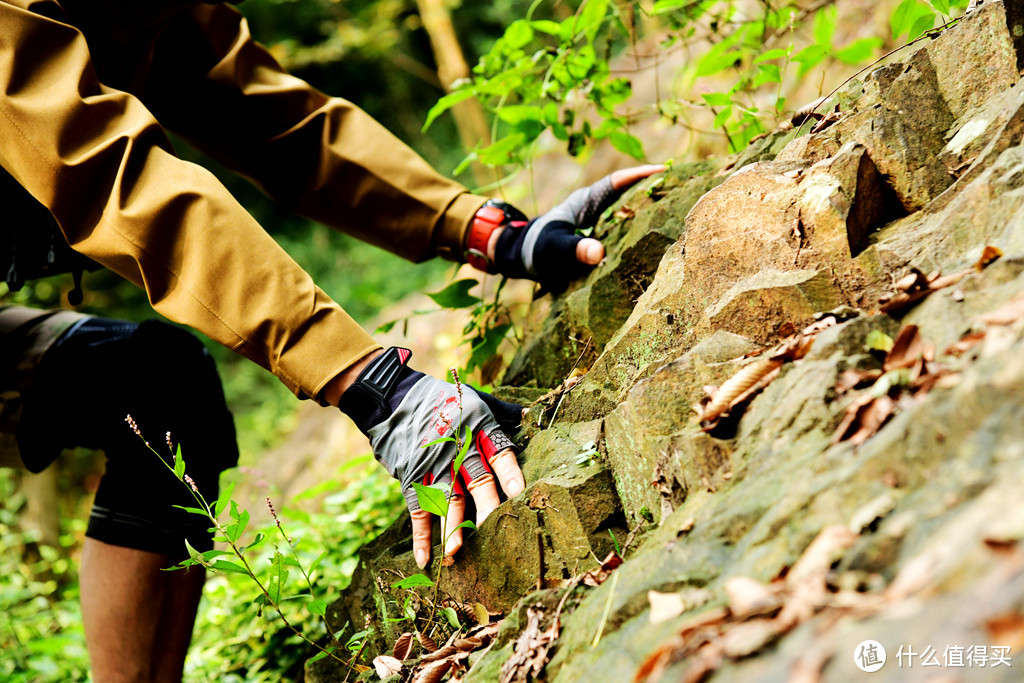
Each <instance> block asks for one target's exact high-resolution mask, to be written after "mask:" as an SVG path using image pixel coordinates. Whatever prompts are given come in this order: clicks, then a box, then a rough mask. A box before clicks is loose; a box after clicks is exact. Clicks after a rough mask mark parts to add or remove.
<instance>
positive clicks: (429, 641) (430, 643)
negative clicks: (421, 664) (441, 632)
mask: <svg viewBox="0 0 1024 683" xmlns="http://www.w3.org/2000/svg"><path fill="white" fill-rule="evenodd" d="M416 640H418V641H420V645H422V646H423V649H424V650H426V651H427V652H437V643H435V642H434V639H433V638H431V637H430V636H428V635H426V634H424V633H423V631H417V632H416Z"/></svg>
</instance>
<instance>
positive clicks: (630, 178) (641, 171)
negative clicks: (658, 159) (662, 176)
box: [612, 164, 668, 190]
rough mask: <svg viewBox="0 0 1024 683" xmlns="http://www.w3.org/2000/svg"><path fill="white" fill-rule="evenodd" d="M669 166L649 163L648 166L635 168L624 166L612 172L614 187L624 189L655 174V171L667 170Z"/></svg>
mask: <svg viewBox="0 0 1024 683" xmlns="http://www.w3.org/2000/svg"><path fill="white" fill-rule="evenodd" d="M667 168H668V167H667V166H664V165H662V164H647V165H646V166H634V167H633V168H624V169H621V170H619V171H615V172H614V173H612V187H614V188H615V189H616V190H623V189H625V188H627V187H629V186H630V185H633V184H634V183H636V182H638V181H640V180H643V179H644V178H646V177H647V176H651V175H654V174H655V173H661V172H662V171H665V170H667Z"/></svg>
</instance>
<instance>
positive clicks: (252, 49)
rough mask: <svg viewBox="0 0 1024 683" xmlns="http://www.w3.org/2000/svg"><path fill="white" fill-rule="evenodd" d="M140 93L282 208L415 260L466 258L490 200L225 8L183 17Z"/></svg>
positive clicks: (166, 37) (165, 39)
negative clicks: (297, 67) (313, 78)
mask: <svg viewBox="0 0 1024 683" xmlns="http://www.w3.org/2000/svg"><path fill="white" fill-rule="evenodd" d="M139 96H140V99H141V100H142V101H143V102H144V103H145V104H146V106H147V107H149V108H150V109H151V110H152V111H153V112H154V114H155V115H156V117H157V119H158V120H159V121H160V123H161V124H162V125H164V126H165V127H167V128H168V129H170V130H173V131H174V132H176V133H179V134H181V135H183V136H184V137H186V138H187V139H188V140H189V141H190V142H193V143H194V144H195V145H196V146H198V147H200V148H201V149H202V150H203V151H205V152H206V153H208V154H209V155H210V156H212V157H214V158H215V159H217V160H218V161H220V162H221V163H224V164H225V165H227V166H228V167H229V168H232V169H234V170H236V171H238V172H240V173H242V174H244V175H246V176H247V177H249V178H251V179H252V180H253V181H254V182H255V183H256V184H257V185H258V186H259V187H260V188H261V189H263V190H264V191H265V192H266V193H267V194H268V195H270V196H271V197H272V198H274V199H275V200H276V201H277V202H278V203H280V204H281V205H283V206H284V207H285V208H288V209H291V210H293V211H295V212H297V213H299V214H302V215H304V216H306V217H308V218H311V219H313V220H316V221H318V222H321V223H324V224H326V225H329V226H331V227H333V228H336V229H339V230H341V231H343V232H346V233H348V234H351V235H353V236H355V237H357V238H359V239H361V240H364V241H366V242H369V243H371V244H375V245H377V246H380V247H383V248H384V249H387V250H389V251H391V252H393V253H395V254H398V255H400V256H403V257H405V258H407V259H409V260H411V261H417V262H418V261H423V260H425V259H428V258H432V257H434V256H438V255H440V256H443V257H445V258H448V259H450V260H459V261H461V260H462V251H463V247H464V244H463V243H464V238H465V233H466V230H467V227H468V226H469V223H470V221H471V220H472V216H473V214H474V213H475V212H476V210H477V209H478V208H479V207H480V206H481V205H482V204H483V203H484V198H483V197H476V196H473V195H472V194H470V193H469V192H468V191H467V190H466V188H465V187H463V186H462V185H460V184H458V183H456V182H454V181H452V180H450V179H448V178H445V177H443V176H441V175H440V174H438V173H437V172H436V171H435V170H434V169H433V168H431V167H430V165H428V164H427V163H426V162H425V161H424V160H423V159H422V158H420V157H419V156H418V155H417V154H416V153H415V152H413V151H412V150H411V149H410V148H409V147H408V146H406V145H405V144H404V143H403V142H401V141H400V140H398V138H396V137H395V136H394V135H392V134H391V133H390V132H389V131H388V130H387V129H385V128H384V127H383V126H381V125H380V124H379V123H377V122H376V121H375V120H373V119H372V118H371V117H370V116H369V115H368V114H366V113H365V112H363V111H362V110H361V109H359V108H358V107H356V106H355V105H354V104H352V103H351V102H348V101H347V100H344V99H341V98H339V97H328V96H327V95H325V94H323V93H321V92H319V91H318V90H316V89H315V88H313V87H312V86H310V85H309V84H308V83H306V82H305V81H303V80H301V79H299V78H296V77H294V76H292V75H290V74H288V73H286V72H285V71H284V70H283V69H282V68H281V66H280V65H279V64H278V63H277V61H276V60H275V59H274V57H273V56H272V55H271V54H270V53H269V51H267V49H266V48H264V47H263V46H262V45H259V44H258V43H256V42H255V41H254V40H253V38H252V36H251V35H250V33H249V27H248V24H247V23H246V21H245V18H244V17H243V16H242V15H241V14H240V13H239V12H238V11H237V10H236V9H235V8H234V7H231V6H227V5H206V4H201V5H198V6H197V7H195V8H193V9H191V10H189V11H188V12H182V13H180V14H178V15H177V16H176V17H175V18H174V19H173V20H172V21H171V23H170V24H169V25H168V26H167V27H166V28H165V29H164V30H163V31H162V33H161V34H160V37H159V38H158V39H157V40H156V42H155V43H154V50H153V61H152V67H151V69H150V72H149V75H148V78H147V80H146V82H145V83H144V84H143V85H142V87H141V89H140V91H139Z"/></svg>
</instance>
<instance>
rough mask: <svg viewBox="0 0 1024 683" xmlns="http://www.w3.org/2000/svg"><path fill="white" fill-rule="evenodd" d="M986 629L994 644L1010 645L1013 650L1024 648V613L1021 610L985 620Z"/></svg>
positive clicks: (1018, 650)
mask: <svg viewBox="0 0 1024 683" xmlns="http://www.w3.org/2000/svg"><path fill="white" fill-rule="evenodd" d="M985 629H986V630H987V631H988V639H989V641H990V642H991V643H992V644H993V645H999V646H1003V647H1009V648H1010V651H1011V652H1020V650H1021V649H1022V648H1024V615H1022V614H1020V613H1019V612H1008V613H1006V614H1000V615H999V616H996V617H993V618H991V619H989V620H988V621H986V622H985Z"/></svg>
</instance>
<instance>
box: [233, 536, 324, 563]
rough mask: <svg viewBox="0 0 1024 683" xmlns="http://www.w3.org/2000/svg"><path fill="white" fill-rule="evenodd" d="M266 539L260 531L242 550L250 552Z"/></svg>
mask: <svg viewBox="0 0 1024 683" xmlns="http://www.w3.org/2000/svg"><path fill="white" fill-rule="evenodd" d="M266 538H267V537H266V535H265V534H264V533H263V532H262V531H260V532H257V534H256V536H255V537H253V539H252V543H250V544H249V545H247V546H245V548H244V549H243V550H252V549H253V548H256V547H258V546H259V545H260V544H262V543H263V541H265V540H266ZM325 552H326V551H325ZM310 571H312V570H310Z"/></svg>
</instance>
